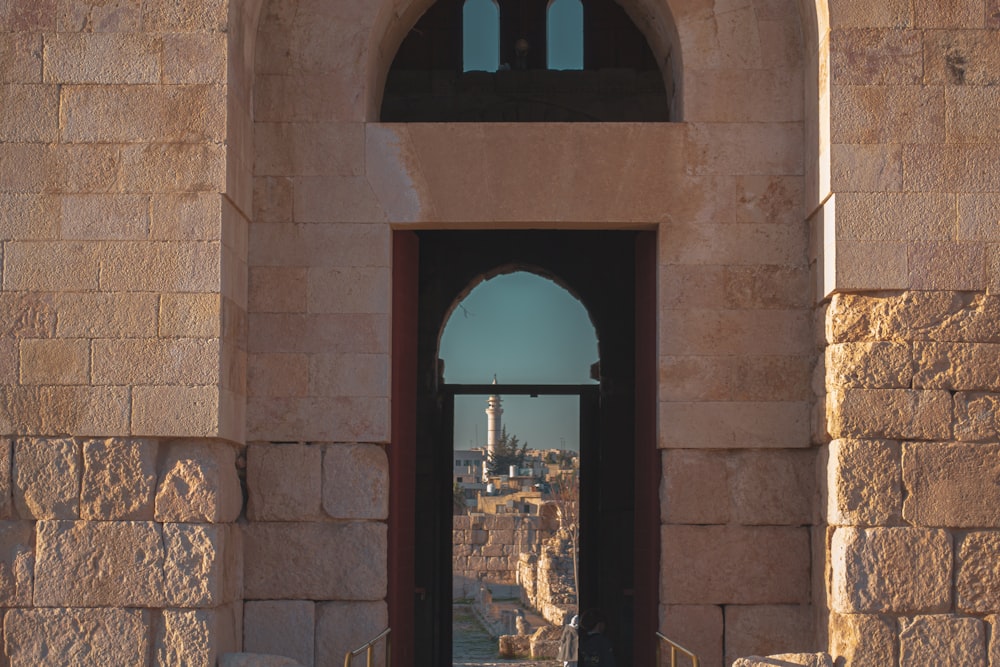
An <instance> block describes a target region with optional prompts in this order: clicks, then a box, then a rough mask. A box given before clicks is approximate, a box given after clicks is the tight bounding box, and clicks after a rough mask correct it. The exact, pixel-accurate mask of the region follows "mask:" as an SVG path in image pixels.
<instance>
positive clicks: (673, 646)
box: [656, 632, 699, 667]
mask: <svg viewBox="0 0 1000 667" xmlns="http://www.w3.org/2000/svg"><path fill="white" fill-rule="evenodd" d="M656 638H657V639H659V640H660V641H661V642H666V644H667V646H669V647H670V667H677V652H678V651H680V652H681V653H683V654H684V655H686V656H687V657H689V658H691V667H699V662H698V656H697V655H695V654H694V653H693V652H691V651H689V650H687V649H686V648H684V647H683V646H681V645H680V644H678V643H677V642H675V641H674V640H673V639H670V638H669V637H667V636H666V635H664V634H663V633H661V632H657V633H656ZM656 655H657V659H656V662H657V663H659V662H660V659H659V656H660V647H657V651H656Z"/></svg>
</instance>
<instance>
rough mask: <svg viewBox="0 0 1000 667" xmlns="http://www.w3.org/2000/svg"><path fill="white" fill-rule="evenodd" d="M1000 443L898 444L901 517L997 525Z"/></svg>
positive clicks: (926, 523) (923, 523) (961, 524)
mask: <svg viewBox="0 0 1000 667" xmlns="http://www.w3.org/2000/svg"><path fill="white" fill-rule="evenodd" d="M997 454H1000V445H995V444H994V445H987V444H965V443H932V442H926V443H907V444H905V445H904V446H903V458H902V461H903V484H904V486H905V487H906V489H907V490H908V492H909V493H908V494H907V497H906V499H905V500H904V501H903V518H904V519H906V520H907V521H908V522H910V523H913V524H915V525H919V526H947V527H952V528H985V527H1000V488H998V487H997V484H996V479H997V475H1000V460H998V457H997Z"/></svg>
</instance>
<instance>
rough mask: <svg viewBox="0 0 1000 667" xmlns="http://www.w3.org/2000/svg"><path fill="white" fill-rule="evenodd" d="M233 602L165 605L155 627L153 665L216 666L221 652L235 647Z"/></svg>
mask: <svg viewBox="0 0 1000 667" xmlns="http://www.w3.org/2000/svg"><path fill="white" fill-rule="evenodd" d="M235 632H236V618H235V615H234V610H233V607H232V606H228V607H223V608H221V609H217V610H216V609H212V610H209V609H196V610H193V609H164V610H163V620H162V622H161V623H160V624H159V625H158V627H157V632H156V645H155V662H154V664H155V666H156V667H215V666H216V661H217V659H218V656H219V655H220V654H224V653H226V652H227V651H231V650H233V649H235V648H236V636H235Z"/></svg>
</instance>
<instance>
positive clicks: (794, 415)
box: [660, 401, 810, 449]
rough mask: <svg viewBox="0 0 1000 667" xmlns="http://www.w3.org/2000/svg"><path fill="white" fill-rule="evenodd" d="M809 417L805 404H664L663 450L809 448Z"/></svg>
mask: <svg viewBox="0 0 1000 667" xmlns="http://www.w3.org/2000/svg"><path fill="white" fill-rule="evenodd" d="M809 417H810V404H809V403H808V402H805V401H796V402H792V401H788V402H781V401H775V402H765V401H732V402H717V403H702V402H697V403H687V402H685V403H663V402H661V403H660V423H661V424H664V427H663V428H662V429H660V447H661V448H664V449H667V448H683V449H700V448H705V449H732V448H734V447H746V448H782V449H783V448H790V447H807V446H809V424H810V419H809Z"/></svg>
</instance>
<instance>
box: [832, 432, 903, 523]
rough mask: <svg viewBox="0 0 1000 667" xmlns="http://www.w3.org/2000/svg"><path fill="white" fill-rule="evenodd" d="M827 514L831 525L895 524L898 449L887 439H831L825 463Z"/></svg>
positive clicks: (899, 495)
mask: <svg viewBox="0 0 1000 667" xmlns="http://www.w3.org/2000/svg"><path fill="white" fill-rule="evenodd" d="M827 478H828V479H827V500H828V503H827V508H826V512H827V516H826V520H827V522H828V523H829V524H831V525H834V526H884V525H893V524H898V523H899V522H900V520H901V518H902V512H903V487H902V470H901V449H900V446H899V443H898V442H893V441H891V440H834V441H833V442H831V443H830V457H829V463H828V465H827Z"/></svg>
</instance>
